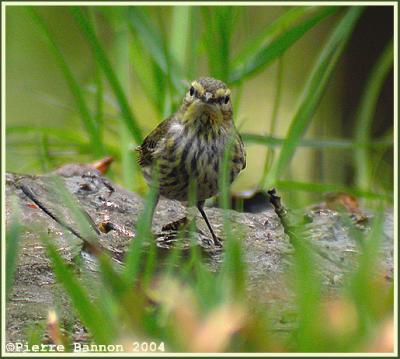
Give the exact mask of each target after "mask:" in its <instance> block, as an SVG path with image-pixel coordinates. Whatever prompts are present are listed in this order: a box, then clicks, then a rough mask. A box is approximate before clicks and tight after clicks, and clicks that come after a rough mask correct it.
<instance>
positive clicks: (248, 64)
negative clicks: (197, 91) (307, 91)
mask: <svg viewBox="0 0 400 359" xmlns="http://www.w3.org/2000/svg"><path fill="white" fill-rule="evenodd" d="M336 11H337V7H322V8H321V10H319V11H318V13H317V14H315V15H314V16H312V17H311V18H310V19H306V20H304V21H302V22H301V23H300V24H298V25H296V26H294V27H292V28H291V29H290V30H288V31H287V32H285V33H283V34H282V35H280V36H279V37H278V38H277V39H274V40H273V41H272V42H270V43H268V44H266V45H265V46H264V47H263V48H261V49H260V50H259V51H258V52H256V53H253V54H251V56H249V57H248V58H246V59H242V61H241V62H239V63H238V64H237V65H236V66H234V67H233V68H232V71H231V73H230V77H229V82H230V83H237V82H239V81H241V80H243V79H244V78H246V77H249V76H251V75H253V74H255V73H257V72H258V71H261V70H262V69H263V68H265V66H267V65H269V64H270V63H271V62H272V61H274V60H276V59H277V58H278V57H280V56H281V55H282V54H283V53H284V52H285V51H286V50H287V49H288V48H289V47H291V46H292V45H293V44H294V43H295V42H296V41H298V40H299V39H300V38H301V37H302V36H303V35H304V34H305V33H306V32H307V31H309V30H310V29H312V28H313V27H314V26H315V25H317V24H318V23H319V22H320V21H321V20H323V19H325V18H326V17H327V16H329V15H331V14H333V13H335V12H336Z"/></svg>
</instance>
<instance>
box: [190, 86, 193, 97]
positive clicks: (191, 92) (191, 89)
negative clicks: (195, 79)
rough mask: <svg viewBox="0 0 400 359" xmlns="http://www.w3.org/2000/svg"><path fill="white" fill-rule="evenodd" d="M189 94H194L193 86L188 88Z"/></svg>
mask: <svg viewBox="0 0 400 359" xmlns="http://www.w3.org/2000/svg"><path fill="white" fill-rule="evenodd" d="M189 94H190V96H193V95H194V87H193V86H192V87H191V88H190V90H189Z"/></svg>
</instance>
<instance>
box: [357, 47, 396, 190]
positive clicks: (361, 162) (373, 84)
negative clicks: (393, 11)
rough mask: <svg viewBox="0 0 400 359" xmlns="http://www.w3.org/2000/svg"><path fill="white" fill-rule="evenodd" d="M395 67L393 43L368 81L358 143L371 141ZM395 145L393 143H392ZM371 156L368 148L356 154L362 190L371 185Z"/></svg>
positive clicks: (359, 117) (359, 114)
mask: <svg viewBox="0 0 400 359" xmlns="http://www.w3.org/2000/svg"><path fill="white" fill-rule="evenodd" d="M392 66H393V41H391V42H390V43H389V44H388V45H387V46H386V48H385V50H384V52H383V53H382V55H381V56H380V58H379V59H378V61H377V62H376V64H375V66H374V68H373V69H372V71H371V74H370V77H369V79H368V81H367V85H366V87H365V90H364V93H363V95H362V98H361V102H360V105H359V109H358V113H357V117H356V133H355V140H356V142H364V143H367V142H369V141H370V132H371V126H372V121H373V119H374V114H375V109H376V105H377V102H378V99H379V94H380V92H381V89H382V86H383V85H384V83H385V79H386V77H387V76H388V73H389V70H390V69H391V67H392ZM392 143H393V142H392ZM370 161H371V159H370V154H369V151H368V149H367V148H358V149H357V150H356V152H355V164H356V182H357V185H358V186H360V188H363V189H366V188H369V186H370V185H371V169H370Z"/></svg>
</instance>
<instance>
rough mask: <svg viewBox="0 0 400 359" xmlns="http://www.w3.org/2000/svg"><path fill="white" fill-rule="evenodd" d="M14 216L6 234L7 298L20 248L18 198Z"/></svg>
mask: <svg viewBox="0 0 400 359" xmlns="http://www.w3.org/2000/svg"><path fill="white" fill-rule="evenodd" d="M11 213H12V215H11V223H10V227H9V228H8V229H7V234H6V298H8V297H9V296H10V294H11V288H12V286H13V281H14V273H15V268H16V265H17V257H18V247H19V241H20V235H21V231H22V228H21V224H20V223H19V221H18V217H19V208H18V201H17V199H16V198H13V200H12V212H11Z"/></svg>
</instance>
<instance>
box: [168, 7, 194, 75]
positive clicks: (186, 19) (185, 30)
mask: <svg viewBox="0 0 400 359" xmlns="http://www.w3.org/2000/svg"><path fill="white" fill-rule="evenodd" d="M191 20H192V7H191V6H175V7H174V8H173V10H172V23H171V25H172V28H171V33H170V44H171V46H170V53H171V56H172V58H174V59H175V61H176V64H177V66H178V67H179V68H181V69H182V70H183V71H182V72H183V73H185V74H186V73H187V67H189V66H191V64H189V63H188V62H187V58H188V46H189V41H190V36H191V33H190V30H191V29H190V22H191Z"/></svg>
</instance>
